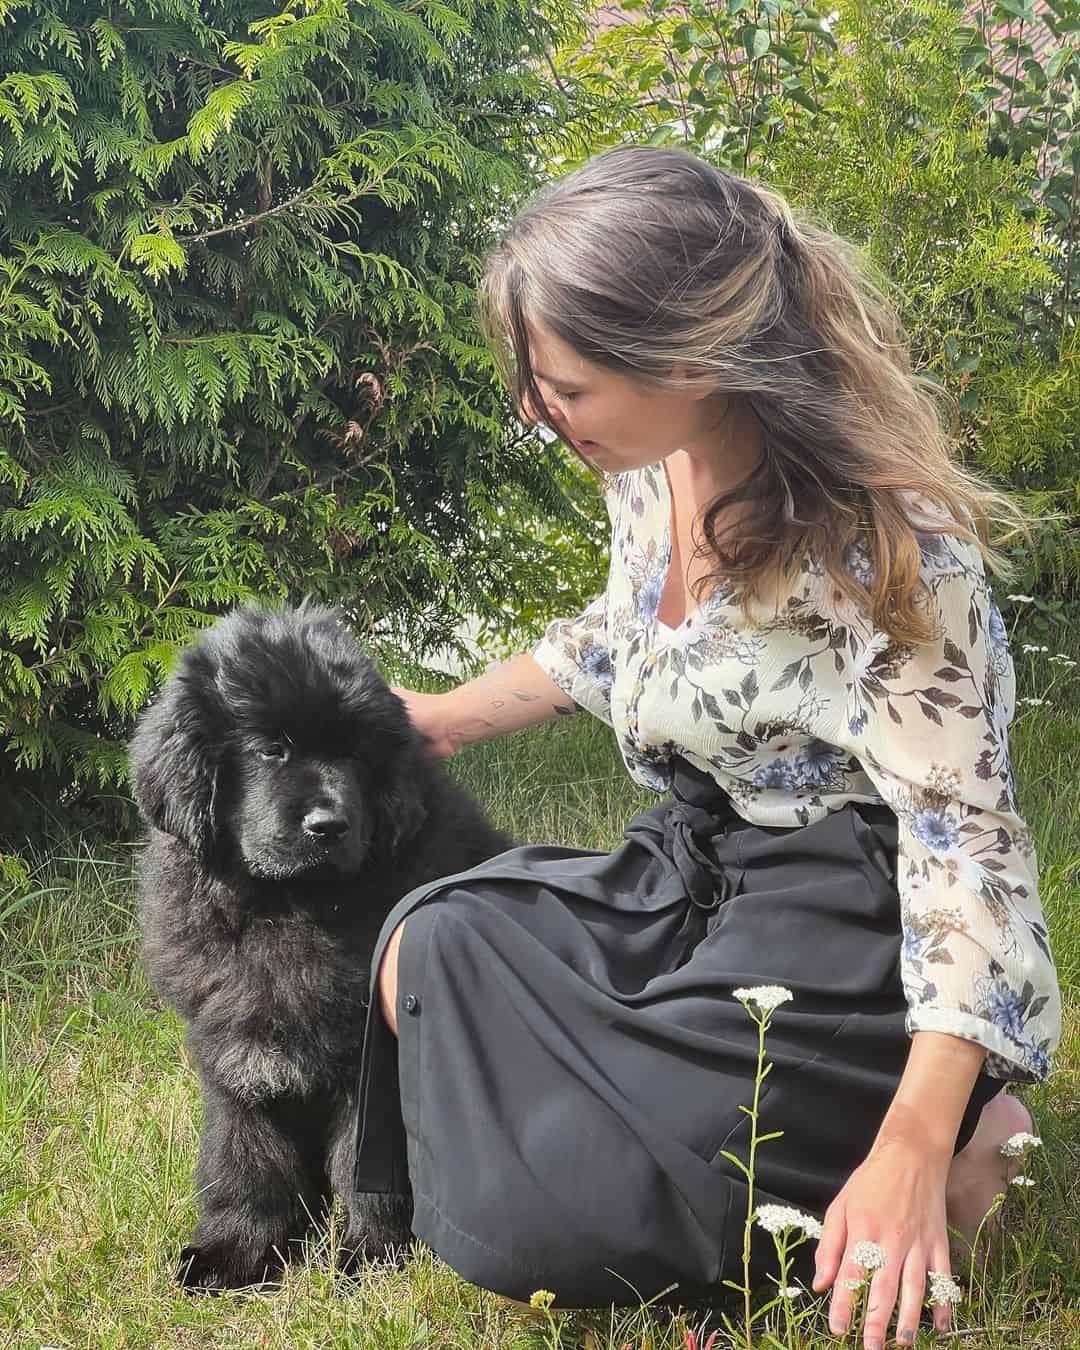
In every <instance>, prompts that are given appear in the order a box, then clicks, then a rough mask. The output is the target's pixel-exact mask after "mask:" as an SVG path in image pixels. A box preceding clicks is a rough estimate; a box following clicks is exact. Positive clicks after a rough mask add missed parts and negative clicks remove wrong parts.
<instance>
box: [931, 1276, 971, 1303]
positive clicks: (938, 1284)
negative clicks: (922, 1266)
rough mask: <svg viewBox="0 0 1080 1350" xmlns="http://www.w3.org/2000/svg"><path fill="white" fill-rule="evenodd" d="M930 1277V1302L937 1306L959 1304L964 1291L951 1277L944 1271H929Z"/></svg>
mask: <svg viewBox="0 0 1080 1350" xmlns="http://www.w3.org/2000/svg"><path fill="white" fill-rule="evenodd" d="M926 1273H927V1274H928V1275H929V1276H930V1298H929V1299H928V1302H930V1303H936V1304H949V1303H959V1302H960V1300H961V1299H962V1298H963V1297H964V1291H963V1290H962V1289H961V1288H960V1286H959V1285H958V1284H957V1283H956V1281H955V1280H954V1279H953V1278H952V1276H951V1275H947V1274H946V1273H945V1271H943V1270H928V1271H927V1272H926Z"/></svg>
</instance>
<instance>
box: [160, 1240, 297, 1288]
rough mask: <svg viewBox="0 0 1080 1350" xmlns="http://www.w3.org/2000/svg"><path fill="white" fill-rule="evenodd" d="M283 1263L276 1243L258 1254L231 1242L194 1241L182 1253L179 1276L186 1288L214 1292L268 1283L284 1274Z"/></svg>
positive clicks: (178, 1278)
mask: <svg viewBox="0 0 1080 1350" xmlns="http://www.w3.org/2000/svg"><path fill="white" fill-rule="evenodd" d="M282 1264H283V1263H282V1260H281V1257H280V1256H279V1254H278V1253H277V1251H276V1250H275V1249H274V1248H273V1247H267V1248H264V1249H263V1251H262V1252H261V1253H259V1255H257V1256H255V1255H252V1254H250V1253H249V1254H245V1253H244V1252H243V1251H241V1250H240V1248H238V1247H235V1246H230V1245H229V1244H227V1243H208V1244H205V1245H202V1246H196V1245H191V1246H188V1247H185V1248H184V1249H183V1251H182V1252H181V1253H180V1261H179V1264H178V1265H177V1268H176V1276H175V1278H176V1282H177V1284H180V1285H182V1286H183V1287H184V1288H185V1289H190V1290H192V1291H193V1292H199V1293H211V1294H212V1293H217V1292H219V1291H220V1290H222V1289H244V1288H246V1287H247V1286H248V1285H257V1284H264V1283H265V1282H266V1281H267V1280H273V1279H275V1278H276V1277H277V1276H278V1275H280V1273H281V1268H282Z"/></svg>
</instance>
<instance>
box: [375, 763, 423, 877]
mask: <svg viewBox="0 0 1080 1350" xmlns="http://www.w3.org/2000/svg"><path fill="white" fill-rule="evenodd" d="M423 756H424V751H423V750H422V749H421V747H420V745H419V744H418V743H417V741H416V739H415V738H414V739H412V740H410V741H409V743H408V744H407V745H406V746H405V747H404V748H403V749H402V750H401V751H400V752H399V753H398V754H396V755H395V756H394V757H393V762H392V769H391V776H390V777H389V778H388V780H387V782H386V783H385V784H383V785H382V787H381V789H380V795H379V807H380V810H381V811H382V816H383V819H382V825H381V828H380V830H379V837H380V838H381V839H384V840H385V841H386V849H387V852H388V853H390V854H394V853H396V852H397V851H398V849H400V848H401V847H402V846H403V845H404V844H406V843H408V841H409V840H410V839H411V838H412V837H413V835H414V834H416V832H417V831H418V830H419V829H420V827H421V825H423V823H424V821H425V820H427V817H428V812H427V807H426V806H425V805H424V798H423V789H424V784H425V782H426V781H427V778H428V773H427V765H426V764H425V763H424V759H423Z"/></svg>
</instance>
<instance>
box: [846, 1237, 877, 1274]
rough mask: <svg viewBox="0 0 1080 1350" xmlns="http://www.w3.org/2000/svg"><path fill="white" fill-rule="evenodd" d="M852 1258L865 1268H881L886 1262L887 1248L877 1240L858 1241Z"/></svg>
mask: <svg viewBox="0 0 1080 1350" xmlns="http://www.w3.org/2000/svg"><path fill="white" fill-rule="evenodd" d="M851 1259H852V1260H853V1261H854V1262H855V1264H856V1265H857V1266H862V1268H863V1270H880V1269H881V1267H882V1266H883V1265H884V1264H885V1249H884V1248H883V1247H879V1246H878V1244H877V1243H876V1242H856V1244H855V1250H854V1251H853V1252H852V1253H851Z"/></svg>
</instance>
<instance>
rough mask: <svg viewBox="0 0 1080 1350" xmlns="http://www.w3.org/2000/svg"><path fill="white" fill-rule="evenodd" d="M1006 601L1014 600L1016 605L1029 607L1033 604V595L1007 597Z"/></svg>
mask: <svg viewBox="0 0 1080 1350" xmlns="http://www.w3.org/2000/svg"><path fill="white" fill-rule="evenodd" d="M1006 599H1008V600H1015V601H1016V603H1017V604H1018V605H1031V604H1034V602H1035V597H1034V596H1033V595H1009V596H1006Z"/></svg>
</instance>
